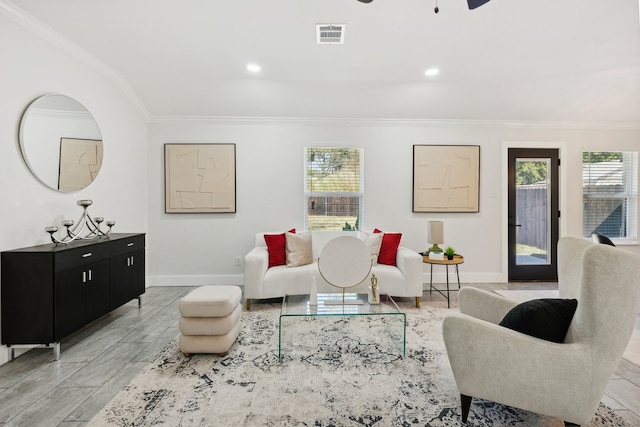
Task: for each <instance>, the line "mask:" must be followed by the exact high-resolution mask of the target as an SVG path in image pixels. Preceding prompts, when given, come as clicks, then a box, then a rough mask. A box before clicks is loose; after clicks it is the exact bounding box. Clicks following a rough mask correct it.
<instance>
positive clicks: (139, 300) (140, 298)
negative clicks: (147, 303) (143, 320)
mask: <svg viewBox="0 0 640 427" xmlns="http://www.w3.org/2000/svg"><path fill="white" fill-rule="evenodd" d="M138 308H142V295H140V296H139V297H138Z"/></svg>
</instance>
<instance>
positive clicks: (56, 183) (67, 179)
mask: <svg viewBox="0 0 640 427" xmlns="http://www.w3.org/2000/svg"><path fill="white" fill-rule="evenodd" d="M35 120H40V121H41V123H40V124H39V125H37V124H35V123H34V121H35ZM19 142H20V153H21V154H22V158H23V160H24V162H25V164H26V165H27V167H28V168H29V171H30V172H31V174H32V175H33V176H34V177H35V178H36V179H37V180H38V181H40V183H42V184H43V185H45V186H46V187H48V188H50V189H52V190H54V191H58V192H61V193H71V192H75V191H79V190H82V189H84V188H86V187H88V186H89V185H90V184H91V183H92V182H93V181H94V180H95V179H96V177H97V176H98V173H99V172H100V168H101V167H102V161H103V141H102V133H101V131H100V127H99V126H98V123H97V121H96V119H95V118H94V117H93V115H92V114H91V112H90V111H89V110H88V109H87V108H86V107H85V106H84V105H83V104H82V103H80V102H79V101H77V100H76V99H74V98H71V97H69V96H66V95H61V94H57V93H52V94H46V95H42V96H40V97H38V98H36V99H34V100H33V101H32V102H31V103H29V105H28V106H27V108H26V109H25V111H24V113H23V115H22V118H21V120H20V132H19ZM87 143H88V144H87ZM54 153H55V154H54ZM51 157H55V159H56V162H55V164H53V165H52V164H51V163H50V161H51ZM54 176H55V178H54Z"/></svg>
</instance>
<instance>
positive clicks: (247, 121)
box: [149, 116, 640, 130]
mask: <svg viewBox="0 0 640 427" xmlns="http://www.w3.org/2000/svg"><path fill="white" fill-rule="evenodd" d="M149 123H150V124H187V123H200V124H215V125H303V126H383V127H447V128H448V127H456V128H502V129H504V128H514V129H515V128H522V129H590V130H595V129H602V130H640V122H580V121H515V120H456V119H374V118H372V119H360V118H338V117H324V118H312V117H232V116H152V117H151V118H150V119H149Z"/></svg>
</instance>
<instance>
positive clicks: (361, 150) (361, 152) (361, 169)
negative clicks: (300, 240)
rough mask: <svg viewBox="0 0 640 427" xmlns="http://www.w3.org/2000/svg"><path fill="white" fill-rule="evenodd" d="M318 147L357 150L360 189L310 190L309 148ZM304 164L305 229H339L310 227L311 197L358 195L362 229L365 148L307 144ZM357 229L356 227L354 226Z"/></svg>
mask: <svg viewBox="0 0 640 427" xmlns="http://www.w3.org/2000/svg"><path fill="white" fill-rule="evenodd" d="M311 149H316V150H322V149H344V150H357V151H358V155H359V170H358V173H359V177H358V178H359V185H358V187H359V189H360V191H358V192H347V191H345V192H326V191H324V192H320V191H309V189H308V186H307V179H308V167H307V165H308V163H307V159H308V153H309V150H311ZM302 158H303V159H302V164H303V181H302V182H303V205H304V207H303V215H304V229H305V231H337V230H332V229H329V230H327V229H310V228H309V202H308V200H309V197H358V225H359V227H358V230H362V225H363V223H364V148H363V147H349V146H322V145H313V146H306V147H304V149H303V152H302ZM354 231H355V228H354Z"/></svg>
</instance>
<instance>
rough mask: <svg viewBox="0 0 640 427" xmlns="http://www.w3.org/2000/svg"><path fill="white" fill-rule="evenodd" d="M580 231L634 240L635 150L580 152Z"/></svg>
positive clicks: (635, 236)
mask: <svg viewBox="0 0 640 427" xmlns="http://www.w3.org/2000/svg"><path fill="white" fill-rule="evenodd" d="M582 204H583V208H582V210H583V215H582V230H583V235H584V237H591V235H592V234H593V233H599V234H602V235H605V236H607V237H609V238H614V239H619V240H621V241H629V242H635V241H637V237H638V234H637V222H638V152H631V151H606V152H584V153H582Z"/></svg>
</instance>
